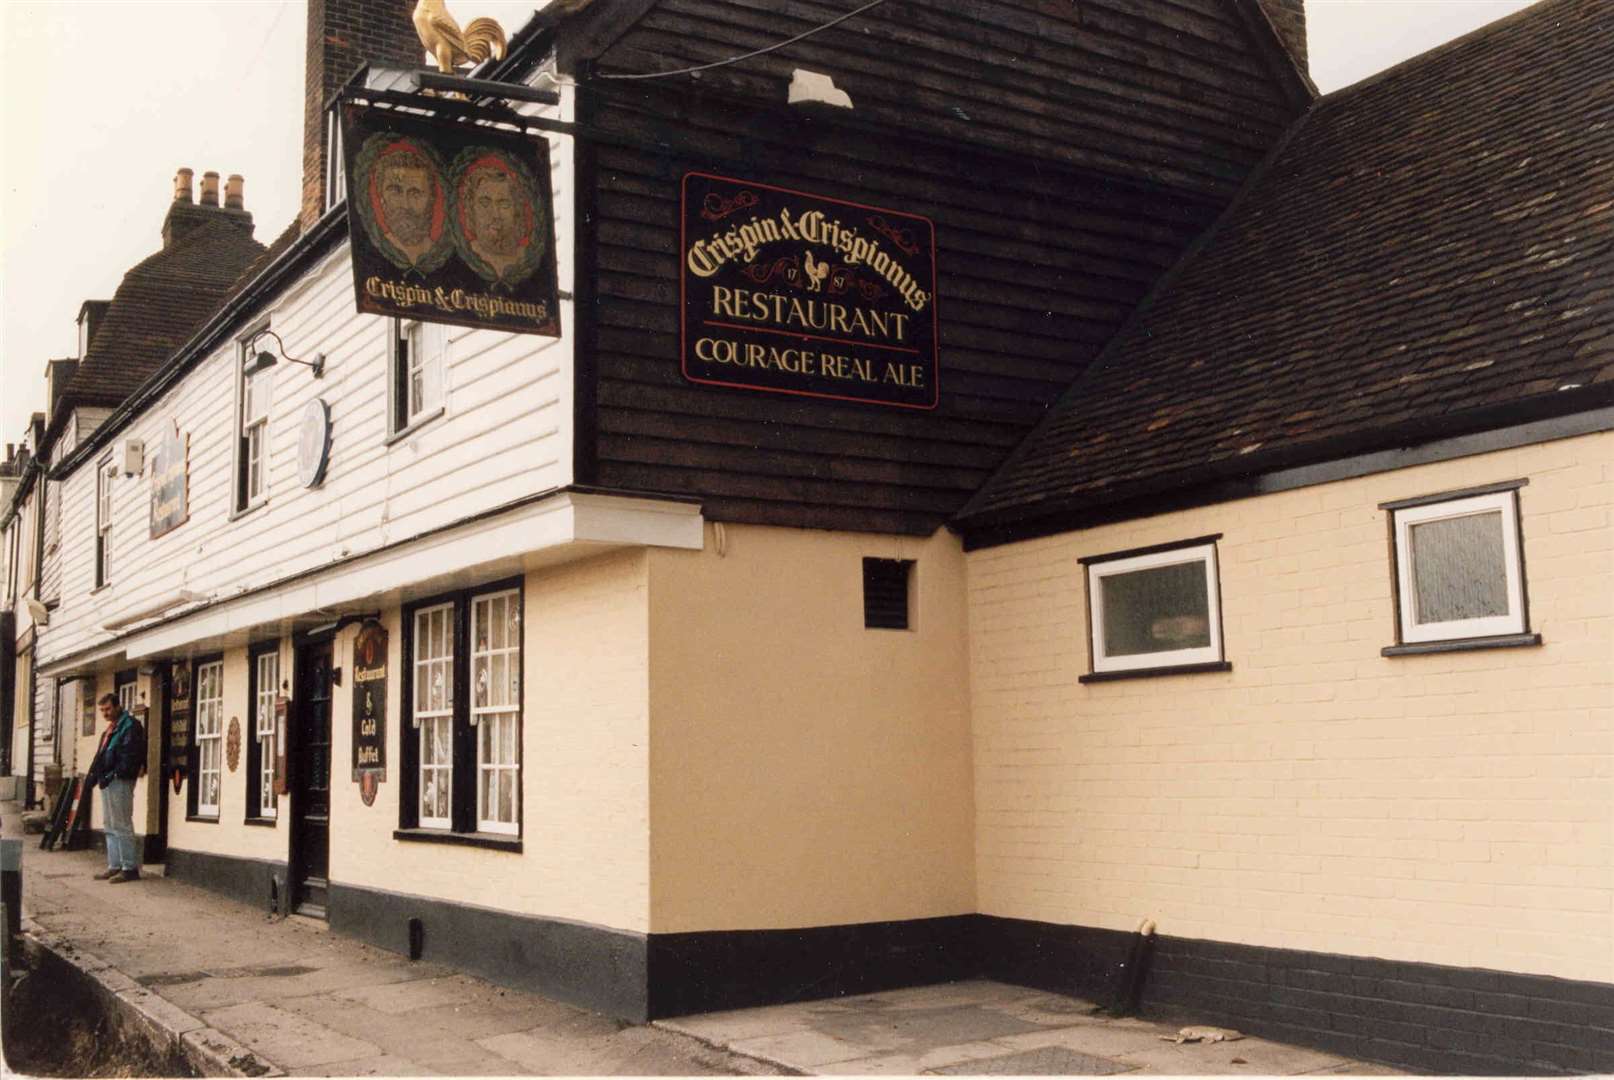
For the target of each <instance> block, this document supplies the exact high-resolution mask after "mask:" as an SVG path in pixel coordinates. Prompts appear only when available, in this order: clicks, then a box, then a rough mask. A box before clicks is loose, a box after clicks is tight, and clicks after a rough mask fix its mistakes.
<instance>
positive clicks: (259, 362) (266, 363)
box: [247, 327, 325, 379]
mask: <svg viewBox="0 0 1614 1080" xmlns="http://www.w3.org/2000/svg"><path fill="white" fill-rule="evenodd" d="M261 337H272V338H274V339H275V344H276V345H278V346H279V347H280V356H279V358H278V359H279V360H285V361H287V362H289V363H293V364H301V365H303V367H305V368H310V369H312V370H313V372H314V378H316V379H320V378H324V377H325V354H324V353H315V354H314V359H312V360H299V359H297V358H296V357H295V356H291V355H288V354H287V352H286V343H285V342H284V341H281V340H280V335H279V334H277V333H275V332H274V331H273V330H270V329H269V328H268V327H264V328H263V329H262V330H259V331H258V332H257V333H256V334H253V335H252V336H251V337H249V338H248V339H247V352H249V353H250V352H252V350H253V347H254V346H256V345H257V344H258V339H259V338H261ZM277 362H278V360H277V358H276V357H275V354H274V353H271V352H261V353H258V354H257V355H256V356H253V357H252V359H251V360H250V361H248V362H247V374H249V375H250V374H252V373H253V372H256V371H262V370H263V369H265V368H271V367H274V366H275V364H276V363H277Z"/></svg>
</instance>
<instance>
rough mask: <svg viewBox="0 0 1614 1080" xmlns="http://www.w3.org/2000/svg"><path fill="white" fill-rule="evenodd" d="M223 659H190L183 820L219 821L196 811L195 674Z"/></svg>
mask: <svg viewBox="0 0 1614 1080" xmlns="http://www.w3.org/2000/svg"><path fill="white" fill-rule="evenodd" d="M223 660H224V654H223V653H208V654H207V655H206V656H197V657H193V658H192V659H191V661H190V665H191V719H190V728H189V736H188V737H189V743H190V745H189V746H187V747H186V748H185V754H186V765H185V820H186V821H202V822H208V823H210V824H213V825H217V824H218V822H219V816H218V815H217V814H205V815H204V814H201V813H198V812H197V808H198V805H199V803H198V799H197V797H198V796H199V795H200V794H201V792H200V787H201V777H200V776H199V775H198V774H199V772H200V770H201V767H202V753H201V747H200V746H198V745H197V743H196V714H197V712H198V711H199V710H200V706H201V702H200V700H199V699H198V693H199V692H200V689H201V688H200V687H199V686H198V684H197V679H196V674H197V671H198V670H199V669H200V668H201V667H202V665H204V664H217V663H222V662H223Z"/></svg>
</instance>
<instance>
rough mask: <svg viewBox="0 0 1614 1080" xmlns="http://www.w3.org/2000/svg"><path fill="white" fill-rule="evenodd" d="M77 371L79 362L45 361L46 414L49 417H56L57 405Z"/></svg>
mask: <svg viewBox="0 0 1614 1080" xmlns="http://www.w3.org/2000/svg"><path fill="white" fill-rule="evenodd" d="M77 370H78V361H77V360H47V361H45V406H46V408H45V412H46V414H47V415H49V416H55V415H56V404H57V402H59V401H61V400H62V394H63V392H64V391H66V390H67V384H68V382H69V381H70V380H71V379H72V378H73V372H75V371H77Z"/></svg>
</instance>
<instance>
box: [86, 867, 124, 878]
mask: <svg viewBox="0 0 1614 1080" xmlns="http://www.w3.org/2000/svg"><path fill="white" fill-rule="evenodd" d="M117 872H118V871H117V868H116V867H113V866H109V867H107V868H106V869H105V870H102V871H101V872H100V873H99V874H96V875H95V877H94V878H92V879H91V880H92V881H105V880H107V879H108V878H110V877H111V876H112V875H113V874H116V873H117Z"/></svg>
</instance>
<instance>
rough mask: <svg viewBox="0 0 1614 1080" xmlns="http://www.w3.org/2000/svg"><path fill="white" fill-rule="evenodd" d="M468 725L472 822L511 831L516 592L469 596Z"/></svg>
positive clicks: (516, 737) (515, 775) (516, 744)
mask: <svg viewBox="0 0 1614 1080" xmlns="http://www.w3.org/2000/svg"><path fill="white" fill-rule="evenodd" d="M471 724H472V725H473V726H474V727H475V728H476V827H477V830H478V831H480V832H499V833H511V834H514V833H517V832H519V831H520V820H521V819H520V813H521V805H520V802H521V756H520V747H521V593H520V591H519V590H516V589H505V590H503V591H500V592H495V593H485V594H483V595H481V596H476V597H474V598H472V600H471Z"/></svg>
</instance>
